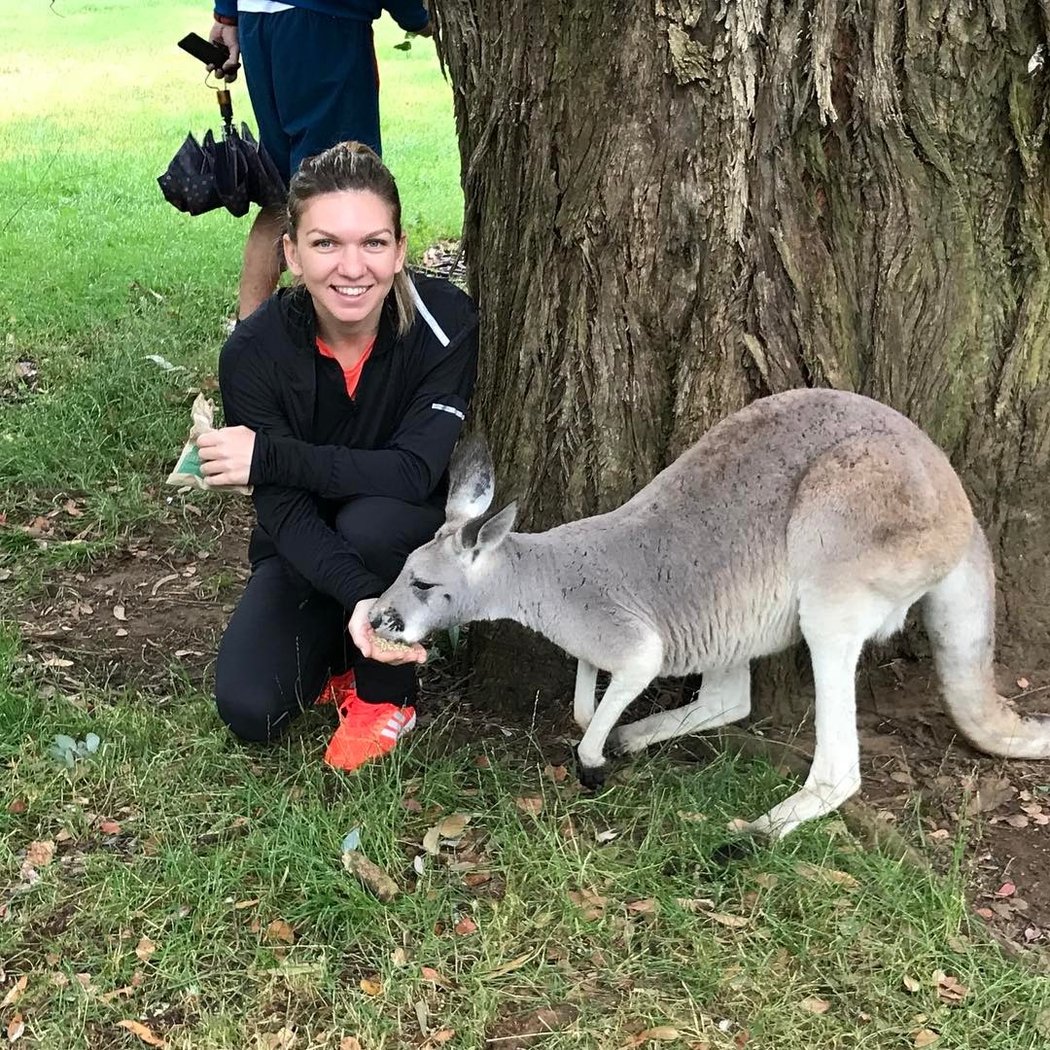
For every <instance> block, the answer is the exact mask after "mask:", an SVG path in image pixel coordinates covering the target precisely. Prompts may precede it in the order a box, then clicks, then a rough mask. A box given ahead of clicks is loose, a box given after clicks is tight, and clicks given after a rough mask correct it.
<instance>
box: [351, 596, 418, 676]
mask: <svg viewBox="0 0 1050 1050" xmlns="http://www.w3.org/2000/svg"><path fill="white" fill-rule="evenodd" d="M375 603H376V600H375V598H362V600H361V601H359V602H358V603H357V605H355V606H354V611H353V612H352V613H351V614H350V623H349V625H348V629H349V631H350V639H351V641H353V643H354V645H356V646H357V648H358V650H359V651H360V653H361V655H362V656H363V657H364V658H365V659H366V660H375V661H376V663H380V664H425V663H426V662H427V651H426V649H424V648H423V646H421V645H420V644H419V643H418V642H413V644H412V645H410V646H408V647H407V648H401V647H398V648H396V649H383V648H381V647H380V646H379V645H377V644H376V641H377V639H376V633H375V631H374V630H373V629H372V625H371V623H369V621H368V614H369V613H370V612H371V611H372V606H373V605H375Z"/></svg>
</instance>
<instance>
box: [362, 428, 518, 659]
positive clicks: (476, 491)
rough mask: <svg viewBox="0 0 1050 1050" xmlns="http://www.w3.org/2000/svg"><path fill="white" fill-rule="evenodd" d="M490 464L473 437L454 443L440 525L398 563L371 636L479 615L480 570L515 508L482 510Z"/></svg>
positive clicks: (483, 573) (411, 632) (423, 629)
mask: <svg viewBox="0 0 1050 1050" xmlns="http://www.w3.org/2000/svg"><path fill="white" fill-rule="evenodd" d="M493 488H494V484H493V478H492V460H491V458H490V457H489V453H488V449H487V448H486V446H485V442H484V441H483V440H482V439H481V438H479V437H469V438H464V439H463V440H462V441H460V442H459V444H458V445H457V446H456V451H455V453H454V454H453V456H452V463H451V466H450V467H449V490H448V500H447V502H446V504H445V524H444V525H442V526H441V528H440V529H438V531H437V534H436V535H435V536H434V538H433V539H432V540H431V541H430V542H429V543H426V544H424V545H423V546H422V547H419V548H418V549H416V550H414V551H413V552H412V553H411V554H410V555H409V556H408V561H406V562H405V567H404V568H403V569H402V570H401V575H400V576H398V578H397V579H396V580H395V581H394V582H393V583H392V584H391V585H390V586H389V587H388V588H387V589H386V591H385V592H384V593H383V594H382V595H380V597H379V598H378V599H377V601H376V603H375V605H374V606H373V608H372V613H371V616H370V617H369V619H370V621H371V624H372V627H373V628H374V629H375V631H376V633H377V634H379V635H380V636H382V637H384V638H390V639H394V640H397V641H403V642H419V641H422V640H423V639H424V638H425V637H426V636H427V635H428V634H430V633H431V632H432V631H436V630H440V629H441V628H443V627H452V626H454V625H455V624H460V623H466V622H468V621H470V620H474V619H481V618H484V616H485V608H486V606H487V605H488V603H489V598H490V595H489V593H488V589H487V587H486V582H487V576H488V572H487V570H488V569H489V568H491V566H492V562H493V552H494V551H495V550H496V548H497V547H499V545H500V544H501V543H502V542H503V541H504V540H505V539H506V538H507V535H508V533H509V532H510V530H511V529H512V528H513V526H514V516H515V514H516V513H517V506H516V504H514V503H511V504H509V505H508V506H506V507H504V508H503V509H502V510H500V511H498V512H493V513H489V504H490V503H491V502H492V493H493Z"/></svg>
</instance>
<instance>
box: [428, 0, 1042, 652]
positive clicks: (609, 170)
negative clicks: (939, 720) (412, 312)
mask: <svg viewBox="0 0 1050 1050" xmlns="http://www.w3.org/2000/svg"><path fill="white" fill-rule="evenodd" d="M434 7H435V13H436V22H437V26H438V38H439V48H440V53H441V55H442V58H443V61H444V62H445V63H446V65H447V68H448V71H449V73H450V76H451V80H452V85H453V89H454V99H455V108H456V119H457V125H458V130H459V138H460V148H461V154H462V165H463V188H464V192H465V198H466V216H465V233H464V237H465V248H466V257H467V260H468V266H469V274H470V281H471V284H472V289H473V291H474V293H475V294H476V295H477V297H478V299H479V302H480V305H481V309H482V317H483V320H482V357H483V363H482V373H481V379H480V385H479V390H478V394H477V398H476V416H477V419H478V421H479V424H480V426H481V427H482V428H483V429H484V430H485V431H486V432H487V434H488V435H489V439H490V442H491V443H492V445H493V449H494V455H495V460H496V465H497V478H498V480H499V483H500V487H501V492H502V493H503V494H505V495H506V496H511V495H514V496H517V497H518V498H520V500H521V501H522V515H521V519H520V527H524V528H528V529H539V528H544V527H547V526H549V525H552V524H555V523H558V522H561V521H565V520H568V519H570V518H575V517H579V516H582V515H584V514H590V513H594V512H598V511H603V510H607V509H609V508H611V507H614V506H616V505H618V504H619V503H621V502H622V501H623V500H625V499H626V498H627V497H629V496H630V495H631V494H632V493H634V492H635V491H636V490H637V489H638V488H639V487H640V486H641V485H643V484H644V483H645V482H646V481H648V480H649V479H650V478H651V477H652V476H653V475H654V474H655V473H656V472H657V471H658V470H659V469H660V468H662V467H663V466H664V465H666V464H667V463H668V462H670V461H671V460H672V459H673V458H674V457H675V456H676V455H678V454H679V453H680V452H681V451H682V450H683V449H684V448H686V447H687V446H688V445H689V444H690V443H692V442H693V441H695V440H696V439H697V438H698V437H699V436H700V435H701V434H702V433H703V432H704V431H705V430H707V429H708V428H709V427H710V426H711V425H713V424H714V423H715V422H717V421H718V420H719V419H721V418H723V417H724V416H725V415H727V414H728V413H730V412H732V411H734V410H735V409H738V408H740V407H741V406H742V405H744V404H746V403H747V402H748V401H750V400H752V399H753V398H756V397H759V396H762V395H764V394H768V393H772V392H776V391H780V390H785V389H788V388H791V387H799V386H818V385H829V386H834V387H841V388H847V389H851V390H857V391H860V392H862V393H865V394H868V395H870V396H871V397H874V398H877V399H878V400H880V401H883V402H885V403H887V404H890V405H892V406H894V407H895V408H897V409H899V410H900V411H902V412H904V413H905V414H907V415H908V416H909V417H911V418H912V419H913V420H915V421H916V422H917V423H918V424H920V425H921V426H922V427H924V428H925V429H926V430H927V432H928V433H930V435H931V436H932V437H933V438H934V439H935V440H937V441H938V442H939V443H940V444H941V445H942V446H943V447H944V448H945V449H946V450H947V451H948V452H949V454H950V455H951V457H952V460H953V462H954V463H955V465H956V467H957V469H958V470H959V472H960V474H961V476H962V477H963V480H964V482H965V484H966V486H967V489H968V491H969V492H970V494H971V497H972V499H973V503H974V509H975V511H976V513H977V515H978V517H979V519H980V520H981V521H982V523H983V524H984V526H985V528H986V529H987V531H988V534H989V538H990V540H991V543H992V546H993V549H994V551H995V553H996V558H997V563H998V568H999V582H1000V594H1001V601H1000V606H1001V607H1000V610H999V612H1000V617H999V625H1000V638H999V644H1000V652H1001V653H1002V654H1003V655H1004V657H1005V658H1006V659H1008V660H1009V661H1011V662H1013V663H1015V664H1016V665H1017V666H1019V667H1025V668H1035V667H1038V666H1040V665H1044V666H1045V665H1046V663H1047V661H1048V660H1050V644H1048V643H1050V528H1048V527H1047V520H1046V516H1047V510H1048V508H1050V469H1048V464H1050V353H1048V342H1050V317H1048V313H1050V251H1048V249H1050V221H1048V220H1050V213H1048V211H1050V209H1048V204H1050V196H1048V190H1050V174H1048V165H1047V162H1048V142H1047V138H1048V136H1047V119H1048V109H1047V95H1046V89H1047V86H1048V84H1050V59H1048V61H1047V63H1046V64H1045V65H1039V64H1038V62H1039V58H1040V57H1041V56H1042V52H1041V51H1040V50H1039V49H1040V48H1041V47H1042V46H1043V45H1044V43H1045V41H1046V39H1047V28H1048V20H1050V3H1048V2H1047V0H1043V2H1042V3H1036V2H1029V3H1021V2H1012V0H867V2H865V3H842V2H841V0H643V2H641V3H636V2H628V0H576V2H573V0H501V2H499V3H496V2H494V0H434ZM1033 56H1036V57H1035V59H1033ZM1030 61H1031V62H1032V63H1033V65H1034V66H1035V67H1036V68H1034V69H1033V71H1031V72H1030V70H1029V64H1030ZM519 666H520V665H519Z"/></svg>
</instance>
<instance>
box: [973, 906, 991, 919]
mask: <svg viewBox="0 0 1050 1050" xmlns="http://www.w3.org/2000/svg"><path fill="white" fill-rule="evenodd" d="M973 913H974V915H980V917H981V918H982V919H990V918H992V916H993V915H994V914H995V912H993V911H992V909H991V908H974V910H973Z"/></svg>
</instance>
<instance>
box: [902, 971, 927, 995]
mask: <svg viewBox="0 0 1050 1050" xmlns="http://www.w3.org/2000/svg"><path fill="white" fill-rule="evenodd" d="M901 984H903V985H904V987H905V988H906V989H907V990H908V991H909V992H917V991H918V990H919V989H920V988H921V987H922V984H921V982H919V981H917V980H915V978H914V977H909V976H908V974H905V975H904V976H903V977H902V978H901Z"/></svg>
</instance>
